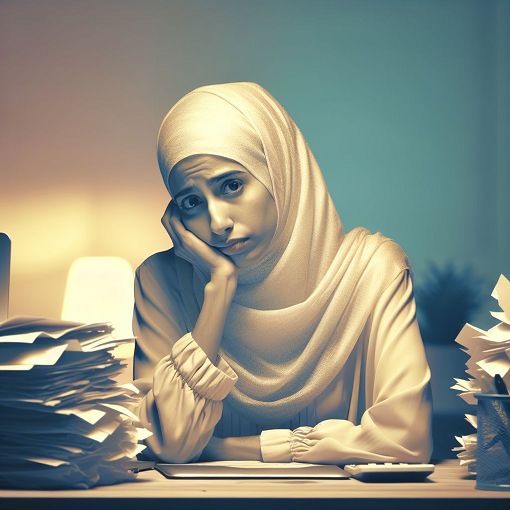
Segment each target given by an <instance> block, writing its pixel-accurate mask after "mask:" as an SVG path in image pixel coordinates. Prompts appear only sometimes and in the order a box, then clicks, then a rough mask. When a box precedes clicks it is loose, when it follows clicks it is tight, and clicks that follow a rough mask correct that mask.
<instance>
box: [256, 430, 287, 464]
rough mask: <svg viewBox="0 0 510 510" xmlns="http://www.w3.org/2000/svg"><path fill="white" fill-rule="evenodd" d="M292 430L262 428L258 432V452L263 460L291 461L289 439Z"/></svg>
mask: <svg viewBox="0 0 510 510" xmlns="http://www.w3.org/2000/svg"><path fill="white" fill-rule="evenodd" d="M291 439H292V430H289V429H272V430H263V431H262V432H261V434H260V452H261V453H262V460H263V461H264V462H292V457H291V455H290V441H291Z"/></svg>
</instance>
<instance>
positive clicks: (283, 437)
mask: <svg viewBox="0 0 510 510" xmlns="http://www.w3.org/2000/svg"><path fill="white" fill-rule="evenodd" d="M161 256H163V254H156V255H154V256H152V257H150V258H149V259H147V260H146V261H145V262H144V263H143V264H142V265H141V266H140V267H139V268H138V270H137V273H136V281H135V285H136V295H137V296H138V299H142V298H143V299H145V298H147V299H151V297H150V296H151V295H153V294H154V289H155V288H156V287H158V286H161V285H163V283H161V282H157V281H155V280H154V278H153V274H152V271H151V265H152V264H154V263H157V257H161ZM160 288H161V287H160ZM190 291H191V289H190ZM155 295H160V296H161V295H162V294H161V293H158V292H156V294H155ZM166 298H167V299H168V301H167V302H158V303H156V302H153V303H152V304H153V305H154V306H157V307H158V308H159V309H160V311H161V314H162V316H163V315H164V316H166V319H165V321H164V322H165V327H164V330H162V328H161V325H160V324H152V325H151V324H148V327H149V328H150V331H151V332H152V333H151V334H154V335H155V336H154V338H158V342H168V354H167V355H166V356H164V357H162V358H161V359H157V356H155V355H154V352H151V347H150V343H147V342H146V341H145V342H143V344H144V345H145V347H144V348H141V347H140V345H139V344H138V345H137V353H136V356H135V377H137V378H138V379H137V380H136V381H135V383H138V386H139V387H140V388H141V389H142V391H144V392H145V396H144V398H143V400H142V401H141V403H140V405H139V407H138V415H139V417H140V420H141V422H142V424H143V426H144V427H147V428H149V429H151V430H152V432H153V435H152V436H151V437H150V438H148V439H147V440H146V443H147V445H148V450H149V451H150V453H151V454H152V456H153V457H154V458H157V459H161V460H163V461H165V462H179V463H180V462H194V461H197V460H199V458H200V455H201V453H202V451H203V449H204V448H205V446H206V445H207V443H208V442H209V440H210V439H211V437H212V436H213V435H214V436H216V437H229V436H247V435H259V434H260V447H261V453H262V458H263V460H264V461H266V462H291V461H297V462H313V463H326V464H345V463H360V462H427V461H428V460H429V458H430V455H431V450H432V441H431V427H430V424H431V396H430V388H429V381H430V370H429V367H428V364H427V360H426V357H425V351H424V348H423V343H422V340H421V336H420V331H419V328H418V323H417V321H416V307H415V302H414V298H413V286H412V280H411V277H410V274H409V271H408V270H404V271H402V272H401V273H400V274H399V275H398V277H397V278H396V279H395V280H394V281H393V282H392V283H391V284H390V285H389V287H388V288H387V289H386V290H385V291H384V293H383V294H382V295H381V297H380V299H379V301H378V303H377V305H376V307H375V308H374V310H373V312H372V314H371V316H370V318H369V320H368V321H367V323H366V326H365V328H364V330H363V333H362V335H361V337H360V338H359V341H358V342H357V345H356V347H355V348H354V350H353V352H352V354H351V355H350V357H349V359H348V361H347V363H346V364H345V365H344V367H343V368H342V369H341V370H339V372H338V374H337V376H336V377H335V378H334V379H333V380H332V381H331V383H330V385H329V386H328V387H327V388H326V389H325V390H324V391H323V393H322V394H321V395H320V396H319V397H317V398H315V400H314V401H312V402H311V403H310V404H309V405H308V406H307V407H306V408H305V409H303V410H302V411H301V412H299V413H298V414H297V415H295V416H294V417H292V419H290V420H288V421H286V422H283V423H281V424H278V425H277V426H275V425H274V424H273V425H272V426H267V424H264V423H263V422H261V423H252V422H250V421H249V420H247V419H246V418H245V417H243V416H242V415H241V414H239V413H237V412H236V411H235V410H234V409H233V408H232V407H231V406H230V405H229V404H228V399H226V397H227V396H228V394H229V392H230V391H231V389H232V388H233V386H234V385H235V384H236V380H237V375H236V374H235V372H234V371H233V369H232V368H231V367H230V366H229V365H228V363H227V362H226V361H225V360H224V359H223V358H222V357H221V356H219V357H218V361H217V364H216V365H215V364H213V363H212V362H211V361H210V360H209V358H208V357H207V355H206V354H205V353H204V352H203V351H202V349H201V348H200V346H199V345H198V344H197V343H196V342H195V341H194V339H193V337H192V335H191V333H187V334H185V335H184V336H176V335H175V331H177V330H178V327H179V323H180V318H179V317H172V308H173V306H172V299H175V298H176V296H175V295H174V296H173V297H172V295H168V296H166ZM166 298H165V299H166ZM175 309H178V308H177V307H175V308H174V310H175ZM142 315H143V311H142V310H141V307H140V306H139V304H138V303H137V302H136V301H135V319H134V329H135V335H137V336H139V335H140V333H141V331H140V328H139V327H138V326H137V325H138V324H139V323H141V322H142V321H145V320H146V319H147V318H145V317H143V316H142ZM146 326H147V324H146ZM181 327H182V326H181ZM159 350H161V344H159ZM154 351H156V348H154ZM225 399H226V400H225Z"/></svg>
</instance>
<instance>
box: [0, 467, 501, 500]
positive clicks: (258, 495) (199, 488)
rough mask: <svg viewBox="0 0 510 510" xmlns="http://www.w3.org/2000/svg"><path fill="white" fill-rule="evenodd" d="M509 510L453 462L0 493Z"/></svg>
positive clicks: (152, 477) (146, 478)
mask: <svg viewBox="0 0 510 510" xmlns="http://www.w3.org/2000/svg"><path fill="white" fill-rule="evenodd" d="M484 504H485V505H490V510H495V509H499V508H506V509H510V492H497V491H481V490H476V489H475V480H474V479H473V478H469V477H467V476H466V475H465V470H464V469H463V468H461V467H459V465H458V461H457V460H447V461H443V462H442V463H440V464H437V465H436V471H435V472H434V474H432V475H431V476H430V477H429V478H428V480H427V481H426V482H421V483H363V482H360V481H358V480H354V479H350V480H284V479H280V480H275V479H274V480H260V479H259V480H256V479H244V480H243V479H241V480H239V479H238V480H220V479H215V480H214V479H210V480H169V479H166V478H164V477H163V475H161V474H159V473H158V472H156V471H145V472H142V473H139V474H138V477H137V480H136V481H134V482H130V483H123V484H118V485H112V486H107V487H96V488H94V489H90V490H62V491H20V490H0V508H2V509H3V508H5V509H6V510H7V509H19V508H24V509H26V508H36V509H38V510H42V509H45V508H48V509H49V508H51V509H58V508H66V509H69V508H71V509H72V510H80V509H84V508H87V509H93V510H96V509H97V510H99V509H102V508H108V509H111V508H122V509H126V508H128V509H129V508H136V509H137V510H140V509H142V510H145V509H144V507H147V510H149V509H150V510H153V509H157V508H166V509H173V508H175V509H179V510H181V509H186V508H190V509H191V508H193V509H197V508H206V509H208V510H210V509H222V510H225V509H234V508H235V509H242V510H248V509H252V508H257V509H258V510H260V509H262V510H269V509H271V508H277V509H278V510H283V509H286V508H293V509H298V508H303V509H304V508H306V509H308V510H309V509H310V508H311V507H312V508H318V509H323V508H337V509H342V510H346V509H348V508H356V509H365V508H377V509H379V510H381V509H386V508H391V509H398V508H406V509H421V508H427V509H431V508H433V509H434V510H437V509H439V508H448V509H455V508H462V509H468V508H476V509H482V508H483V506H482V505H484Z"/></svg>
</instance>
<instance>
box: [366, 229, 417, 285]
mask: <svg viewBox="0 0 510 510" xmlns="http://www.w3.org/2000/svg"><path fill="white" fill-rule="evenodd" d="M381 238H382V239H381V240H380V241H379V246H378V247H377V248H376V250H375V251H374V254H373V256H372V259H371V261H370V266H372V269H373V270H374V271H376V272H377V273H378V274H379V275H381V274H384V275H386V277H387V279H388V283H389V282H390V281H393V280H394V278H395V277H396V276H397V275H398V274H400V273H401V272H402V271H404V270H410V264H409V259H408V258H407V255H406V254H405V252H404V250H403V249H402V248H401V246H400V245H399V244H398V243H397V242H395V241H394V240H393V239H390V238H389V237H384V236H382V235H381Z"/></svg>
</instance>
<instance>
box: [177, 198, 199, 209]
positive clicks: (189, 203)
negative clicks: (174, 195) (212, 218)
mask: <svg viewBox="0 0 510 510" xmlns="http://www.w3.org/2000/svg"><path fill="white" fill-rule="evenodd" d="M197 205H200V199H199V198H198V197H197V196H195V195H192V196H190V197H186V198H184V199H183V200H182V201H181V209H184V210H185V211H189V210H190V209H193V208H195V207H196V206H197Z"/></svg>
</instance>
